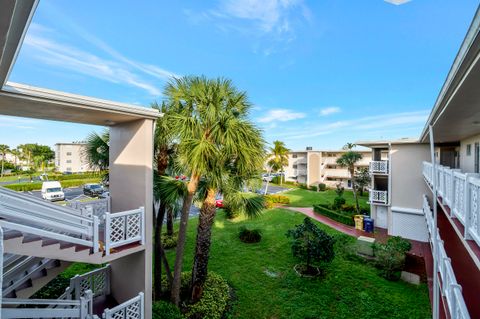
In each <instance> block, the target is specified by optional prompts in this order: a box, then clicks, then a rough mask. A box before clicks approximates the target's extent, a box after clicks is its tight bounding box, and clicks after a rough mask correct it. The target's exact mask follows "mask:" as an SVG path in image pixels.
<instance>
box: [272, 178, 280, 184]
mask: <svg viewBox="0 0 480 319" xmlns="http://www.w3.org/2000/svg"><path fill="white" fill-rule="evenodd" d="M280 182H281V180H280V176H274V177H273V178H272V183H273V184H280Z"/></svg>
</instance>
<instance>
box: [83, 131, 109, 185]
mask: <svg viewBox="0 0 480 319" xmlns="http://www.w3.org/2000/svg"><path fill="white" fill-rule="evenodd" d="M86 142H87V145H86V147H85V149H84V150H83V153H82V156H84V158H86V160H87V162H88V164H89V166H90V167H91V168H93V169H94V170H99V171H106V170H108V166H109V165H110V162H109V160H110V133H109V131H108V129H106V130H104V131H103V132H102V133H100V134H99V133H97V132H92V133H90V134H89V135H88V137H87V140H86ZM103 180H104V181H108V173H107V174H105V175H104V176H103Z"/></svg>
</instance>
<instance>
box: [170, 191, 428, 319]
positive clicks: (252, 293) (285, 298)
mask: <svg viewBox="0 0 480 319" xmlns="http://www.w3.org/2000/svg"><path fill="white" fill-rule="evenodd" d="M302 192H305V191H301V192H300V193H299V192H298V191H296V190H294V191H292V192H290V196H292V197H293V198H296V197H295V196H299V195H298V194H301V193H302ZM317 196H318V195H315V196H314V195H312V196H306V197H308V198H310V197H311V198H310V199H309V201H308V200H307V199H304V200H303V201H301V200H300V199H296V200H297V201H299V202H300V203H303V204H304V205H307V204H308V203H310V202H312V201H314V199H315V198H317ZM303 218H304V216H303V215H301V214H299V213H295V212H292V211H289V210H285V209H273V210H269V211H267V212H266V213H265V214H263V215H262V216H261V217H259V218H257V219H252V220H242V219H239V220H235V221H229V220H226V219H225V218H224V216H223V213H221V212H219V216H217V218H216V220H215V225H214V229H213V233H212V249H211V254H210V256H211V257H210V263H209V269H210V270H211V271H215V272H217V273H219V274H220V275H222V276H223V277H224V278H226V279H227V280H228V282H229V283H230V285H231V286H232V287H233V288H234V289H235V293H236V297H237V300H236V303H235V305H234V308H233V318H275V319H280V318H289V319H290V318H291V319H295V318H298V319H305V318H316V319H317V318H356V319H361V318H365V319H367V318H368V319H371V318H389V319H390V318H409V319H413V318H422V319H423V318H431V313H430V302H429V297H428V289H427V286H426V285H424V284H422V285H420V286H413V285H410V284H407V283H404V282H389V281H387V280H385V279H383V278H381V277H380V276H378V274H377V271H376V269H375V268H373V267H372V266H369V265H366V264H363V263H359V262H354V261H349V260H346V259H344V258H343V257H340V256H337V257H335V259H334V261H333V263H332V264H331V266H330V269H329V270H328V272H327V275H326V277H325V278H323V279H307V278H300V277H298V276H297V275H296V274H295V273H294V271H293V269H292V267H293V266H294V265H295V263H296V261H295V260H294V258H293V257H292V255H291V251H290V245H289V242H288V240H287V238H286V237H285V233H286V231H287V230H288V229H290V228H292V227H293V226H294V225H296V224H299V223H301V221H302V220H303ZM196 224H197V219H196V218H195V219H191V220H190V224H189V229H188V240H187V246H186V253H185V263H184V269H185V270H190V269H191V265H192V258H193V244H194V239H195V234H196ZM242 225H246V226H247V227H250V228H260V229H261V230H262V234H263V238H262V241H261V242H260V243H258V244H244V243H242V242H241V241H240V240H239V239H238V237H237V235H238V228H239V227H240V226H242ZM318 225H319V226H320V227H321V228H322V229H324V230H325V231H327V232H328V233H329V234H332V235H335V236H346V235H341V234H340V233H338V232H337V231H335V230H333V229H331V228H328V227H327V226H324V225H322V224H318ZM351 240H354V239H353V238H352V239H351ZM167 255H168V258H169V260H170V262H171V263H172V264H173V258H174V251H169V252H168V253H167ZM267 272H268V273H269V274H270V275H271V274H276V275H277V277H271V276H269V275H267Z"/></svg>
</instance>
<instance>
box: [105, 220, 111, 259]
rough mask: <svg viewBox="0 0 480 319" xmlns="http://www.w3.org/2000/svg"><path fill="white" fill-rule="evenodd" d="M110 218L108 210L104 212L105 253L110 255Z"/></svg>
mask: <svg viewBox="0 0 480 319" xmlns="http://www.w3.org/2000/svg"><path fill="white" fill-rule="evenodd" d="M110 220H111V216H110V213H109V212H106V213H105V255H107V256H108V255H110V231H111V227H110Z"/></svg>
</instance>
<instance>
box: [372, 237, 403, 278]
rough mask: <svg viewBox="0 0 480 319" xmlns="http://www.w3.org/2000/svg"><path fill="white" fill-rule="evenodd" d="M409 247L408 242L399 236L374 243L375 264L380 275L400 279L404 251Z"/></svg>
mask: <svg viewBox="0 0 480 319" xmlns="http://www.w3.org/2000/svg"><path fill="white" fill-rule="evenodd" d="M411 248H412V245H411V244H410V242H409V241H408V240H406V239H403V238H402V237H399V236H396V237H391V238H389V239H388V241H387V243H386V244H375V245H374V249H375V257H376V259H375V265H376V266H377V268H379V269H380V275H381V276H382V277H384V278H385V279H387V280H392V281H396V280H398V279H400V275H401V272H402V270H403V268H404V267H405V258H406V253H407V252H408V251H409V250H410V249H411Z"/></svg>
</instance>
